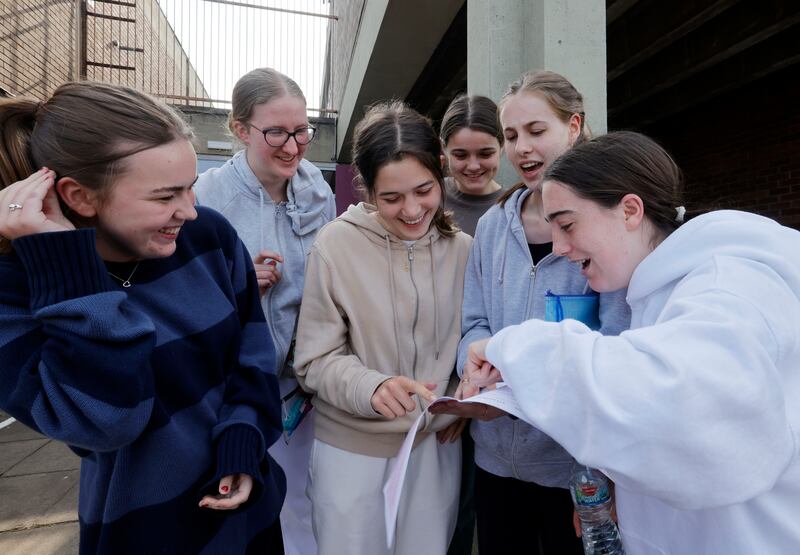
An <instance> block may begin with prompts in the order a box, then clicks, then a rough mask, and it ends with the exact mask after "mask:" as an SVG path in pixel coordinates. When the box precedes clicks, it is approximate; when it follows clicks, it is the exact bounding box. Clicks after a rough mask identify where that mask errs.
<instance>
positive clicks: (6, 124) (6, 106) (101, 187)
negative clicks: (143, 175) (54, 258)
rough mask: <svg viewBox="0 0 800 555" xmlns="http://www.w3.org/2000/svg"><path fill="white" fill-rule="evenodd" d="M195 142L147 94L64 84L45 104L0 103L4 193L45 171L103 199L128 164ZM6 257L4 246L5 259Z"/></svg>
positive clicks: (29, 101)
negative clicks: (179, 142) (180, 141)
mask: <svg viewBox="0 0 800 555" xmlns="http://www.w3.org/2000/svg"><path fill="white" fill-rule="evenodd" d="M191 138H192V131H191V129H190V128H189V126H188V125H187V124H186V123H185V122H184V121H183V120H182V119H181V117H180V116H179V115H178V114H177V113H176V112H175V111H174V110H173V109H172V108H169V107H168V106H167V105H166V104H164V103H163V102H160V101H158V100H156V99H154V98H152V97H150V96H148V95H146V94H144V93H142V92H139V91H136V90H134V89H131V88H128V87H122V86H117V85H107V84H103V83H93V82H80V83H66V84H64V85H61V86H60V87H58V88H57V89H56V90H55V92H54V93H53V95H52V96H51V97H50V98H49V99H48V100H47V101H45V102H39V101H36V100H32V99H28V98H9V99H0V180H1V181H2V188H5V187H8V186H9V185H11V184H12V183H14V182H16V181H20V180H22V179H25V178H27V177H28V176H29V175H31V174H32V173H33V172H34V171H35V170H36V169H38V168H41V167H42V166H47V167H48V168H49V169H51V170H53V171H54V172H55V173H56V178H61V177H71V178H73V179H75V180H76V181H78V182H79V183H81V184H82V185H83V186H85V187H87V188H89V189H92V190H94V191H96V192H97V193H98V194H99V196H100V198H103V197H104V196H105V195H107V194H108V191H109V188H110V186H111V184H112V183H113V182H114V181H115V180H116V179H117V178H118V177H119V176H120V175H122V174H123V173H124V172H125V171H126V169H127V168H126V166H125V164H124V158H126V157H127V156H131V155H132V154H136V153H137V152H142V151H144V150H148V149H150V148H154V147H158V146H161V145H164V144H167V143H170V142H172V141H175V140H178V139H187V140H188V139H191ZM68 216H69V215H68ZM75 223H76V225H77V224H78V222H77V221H76V222H75ZM9 251H10V245H9V244H8V243H7V242H6V241H3V242H2V243H0V253H7V252H9Z"/></svg>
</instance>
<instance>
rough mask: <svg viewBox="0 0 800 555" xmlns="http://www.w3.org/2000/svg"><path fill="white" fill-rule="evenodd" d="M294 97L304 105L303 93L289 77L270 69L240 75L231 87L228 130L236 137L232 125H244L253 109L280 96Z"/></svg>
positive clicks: (258, 69)
mask: <svg viewBox="0 0 800 555" xmlns="http://www.w3.org/2000/svg"><path fill="white" fill-rule="evenodd" d="M286 95H288V96H294V97H297V98H299V99H301V100H302V101H303V104H305V103H306V97H305V96H304V95H303V91H302V90H300V87H299V86H298V85H297V83H295V82H294V80H293V79H292V78H291V77H287V76H286V75H284V74H283V73H281V72H280V71H276V70H274V69H272V68H271V67H259V68H256V69H254V70H253V71H250V72H248V73H245V74H244V75H242V76H241V77H240V78H239V80H238V81H236V85H234V86H233V94H232V95H231V111H230V114H228V129H229V130H230V132H231V133H232V134H233V135H234V137H235V136H236V132H235V131H234V128H233V124H234V123H235V122H237V121H240V122H242V123H246V122H247V121H249V120H250V118H251V117H253V109H254V108H255V107H256V106H258V105H259V104H266V103H267V102H269V101H270V100H273V99H275V98H281V97H282V96H286Z"/></svg>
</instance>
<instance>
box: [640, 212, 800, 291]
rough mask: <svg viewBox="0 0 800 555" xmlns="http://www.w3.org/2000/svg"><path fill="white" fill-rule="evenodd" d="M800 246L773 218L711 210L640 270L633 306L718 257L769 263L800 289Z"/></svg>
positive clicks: (688, 224) (670, 239)
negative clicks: (798, 256) (799, 257)
mask: <svg viewBox="0 0 800 555" xmlns="http://www.w3.org/2000/svg"><path fill="white" fill-rule="evenodd" d="M798 247H800V232H798V231H796V230H794V229H790V228H788V227H784V226H781V225H780V224H778V223H777V222H776V221H774V220H771V219H769V218H765V217H763V216H758V215H756V214H751V213H749V212H739V211H736V210H719V211H715V212H709V213H707V214H703V215H701V216H698V217H696V218H693V219H692V220H689V221H688V222H686V223H685V224H683V225H681V226H680V227H679V228H678V229H677V230H675V231H674V232H672V234H670V236H669V237H667V238H666V239H665V240H664V241H663V242H662V243H661V244H660V245H658V247H656V249H655V250H654V251H653V252H652V253H650V255H648V256H647V258H645V259H644V260H643V261H642V262H641V263H640V264H639V266H637V267H636V270H635V271H634V272H633V276H632V277H631V282H630V286H629V288H628V302H629V303H631V304H632V303H634V302H636V301H637V300H639V299H642V298H644V297H646V296H647V295H650V294H651V293H653V292H654V291H657V290H658V289H660V288H661V287H663V286H665V285H667V284H669V283H671V282H673V281H675V280H678V279H681V278H683V277H685V276H686V275H687V274H689V273H690V272H692V271H693V270H694V269H695V268H697V267H698V266H700V265H702V264H704V263H705V262H707V261H708V260H709V259H711V258H712V257H714V256H727V257H740V258H746V259H748V260H754V261H756V262H759V263H761V264H764V265H765V266H768V267H769V268H771V269H772V270H773V271H775V272H776V273H777V274H778V275H780V276H781V277H782V278H783V279H784V281H786V283H787V284H788V285H789V287H791V288H792V290H793V291H800V263H798V261H797V260H798V259H797V253H798Z"/></svg>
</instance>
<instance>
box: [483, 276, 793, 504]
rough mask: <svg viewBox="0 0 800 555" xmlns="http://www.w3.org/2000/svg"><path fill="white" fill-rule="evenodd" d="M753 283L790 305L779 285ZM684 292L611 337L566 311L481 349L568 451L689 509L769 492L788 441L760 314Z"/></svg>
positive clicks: (774, 346)
mask: <svg viewBox="0 0 800 555" xmlns="http://www.w3.org/2000/svg"><path fill="white" fill-rule="evenodd" d="M741 275H742V271H741V269H739V272H737V276H741ZM752 283H753V285H752V287H753V289H754V291H757V292H758V294H759V295H766V297H765V298H771V299H773V301H774V302H776V303H777V304H776V306H780V304H781V303H783V304H784V305H785V306H786V307H787V310H790V311H793V312H794V313H795V314H797V313H798V311H800V307H798V306H797V305H798V301H797V298H792V297H791V296H789V295H787V294H786V292H785V291H788V289H787V288H785V287H784V288H783V291H782V289H781V287H778V286H776V287H769V286H768V285H765V284H764V282H763V281H762V283H757V282H752ZM686 293H687V292H684V294H680V293H676V292H673V293H672V295H671V300H670V302H669V304H668V305H667V306H666V307H665V308H664V309H663V310H662V312H661V314H660V316H659V318H658V321H657V322H655V323H654V324H653V325H650V326H647V327H642V328H639V329H636V330H631V331H626V332H623V333H622V334H621V335H620V336H619V337H608V336H602V335H601V334H599V333H597V332H591V331H590V330H589V329H588V328H586V326H584V325H583V324H581V323H579V322H575V321H572V320H568V321H564V322H560V323H549V322H541V321H535V320H532V321H528V322H525V323H523V324H520V325H518V326H511V327H508V328H505V329H504V330H502V331H501V332H499V333H498V334H497V335H495V337H494V338H493V339H492V340H491V341H490V342H489V345H488V347H487V357H488V359H489V360H490V361H491V363H492V364H493V365H495V366H496V367H497V368H499V369H500V371H501V373H502V375H503V378H504V380H505V381H506V382H507V383H508V384H509V386H510V387H511V389H512V391H513V392H514V394H515V397H516V399H517V401H518V402H519V403H520V405H521V407H522V410H523V412H524V413H525V415H526V416H527V419H528V420H529V421H530V422H531V423H533V424H534V425H535V426H537V427H538V428H540V429H541V430H542V431H544V432H545V433H547V434H548V435H550V436H551V437H553V439H555V440H556V441H558V442H559V443H560V444H561V445H563V446H564V447H565V448H566V449H567V450H568V451H569V452H570V453H571V454H572V455H573V456H574V457H575V458H576V459H577V460H579V461H581V462H582V463H584V464H588V465H591V466H595V467H599V468H602V469H603V470H604V471H606V472H607V473H608V475H609V476H610V477H611V478H612V479H613V480H614V481H615V482H617V484H618V485H619V486H621V487H624V488H626V489H629V490H631V491H637V492H639V493H642V494H645V495H650V496H653V497H656V498H659V499H661V500H663V501H665V502H667V503H669V504H672V505H674V506H676V507H678V508H681V509H690V510H691V509H703V508H710V507H717V506H722V505H727V504H732V503H737V502H742V501H745V500H747V499H751V498H753V497H755V496H757V495H759V494H761V493H763V492H765V491H769V490H770V489H771V488H772V487H773V486H774V484H775V482H776V481H777V480H778V478H779V477H780V475H781V474H782V473H783V471H784V470H785V468H786V467H787V465H788V464H789V462H790V460H791V458H792V456H793V454H794V452H795V450H796V445H795V438H794V436H793V432H792V430H791V427H790V425H789V422H788V420H787V414H786V413H787V411H786V406H785V401H784V395H785V392H784V386H785V384H784V381H785V380H783V379H782V377H781V373H780V368H779V367H778V363H777V361H778V360H779V359H780V357H781V354H780V353H781V351H782V348H781V343H782V342H781V341H778V340H776V335H775V333H774V332H773V326H772V325H771V324H770V322H769V319H768V316H767V314H768V313H764V312H762V311H761V310H760V309H759V307H758V306H757V304H756V303H755V302H754V301H753V300H751V299H748V298H746V297H744V296H742V295H739V294H737V293H736V292H731V291H729V290H725V289H720V288H708V289H705V290H700V291H693V292H690V293H688V294H686ZM772 318H773V319H775V316H774V315H773V316H772ZM792 335H795V334H792ZM531 361H537V362H536V364H535V366H534V367H532V366H531V365H532V362H531ZM531 370H535V371H531Z"/></svg>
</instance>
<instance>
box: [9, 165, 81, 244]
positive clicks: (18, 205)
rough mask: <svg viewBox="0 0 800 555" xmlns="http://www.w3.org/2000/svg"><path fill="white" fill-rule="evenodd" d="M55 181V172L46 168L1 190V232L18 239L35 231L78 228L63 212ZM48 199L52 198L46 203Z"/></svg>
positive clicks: (10, 237)
mask: <svg viewBox="0 0 800 555" xmlns="http://www.w3.org/2000/svg"><path fill="white" fill-rule="evenodd" d="M54 184H55V173H54V172H52V171H51V170H48V169H47V168H42V169H41V170H39V171H37V172H36V173H34V174H33V175H31V176H29V177H27V178H26V179H23V180H21V181H17V182H16V183H12V184H11V185H9V186H8V187H6V188H5V189H3V190H2V191H0V235H2V236H3V237H5V238H7V239H16V238H17V237H22V236H24V235H31V234H34V233H43V232H47V231H65V230H68V229H74V226H73V225H72V223H71V222H69V220H67V219H66V218H65V217H64V216H63V214H62V213H61V209H60V207H59V206H58V197H57V196H56V194H55V191H54V190H53V185H54ZM45 199H48V200H47V202H46V204H45Z"/></svg>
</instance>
